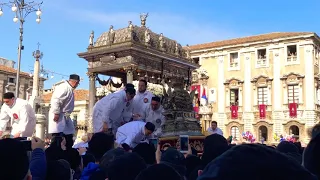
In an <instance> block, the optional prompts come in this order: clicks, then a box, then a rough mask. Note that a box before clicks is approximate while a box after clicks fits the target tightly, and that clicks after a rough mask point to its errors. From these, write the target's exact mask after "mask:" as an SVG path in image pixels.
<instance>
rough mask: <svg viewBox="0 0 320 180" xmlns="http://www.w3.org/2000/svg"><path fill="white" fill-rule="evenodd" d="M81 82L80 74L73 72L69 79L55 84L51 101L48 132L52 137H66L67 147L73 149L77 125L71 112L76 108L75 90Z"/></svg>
mask: <svg viewBox="0 0 320 180" xmlns="http://www.w3.org/2000/svg"><path fill="white" fill-rule="evenodd" d="M79 84H80V77H79V75H77V74H71V75H70V77H69V80H64V81H61V82H60V83H57V84H56V85H55V87H54V90H53V93H52V97H51V101H50V105H51V106H50V110H49V119H48V122H49V123H48V124H49V128H48V132H49V134H51V135H52V137H64V138H65V139H66V148H67V149H71V148H72V145H73V134H74V133H75V127H74V124H73V121H72V120H71V118H70V114H71V113H72V112H73V109H74V93H73V91H74V90H75V89H76V88H77V87H78V86H79ZM58 139H61V138H58Z"/></svg>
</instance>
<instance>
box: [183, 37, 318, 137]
mask: <svg viewBox="0 0 320 180" xmlns="http://www.w3.org/2000/svg"><path fill="white" fill-rule="evenodd" d="M187 48H189V50H190V53H191V56H192V58H193V60H194V62H196V63H199V64H200V65H201V68H200V69H198V70H197V71H194V72H193V77H192V81H193V86H192V87H191V88H193V89H197V93H198V96H196V98H198V99H196V100H195V102H198V105H199V110H198V111H199V114H200V115H201V117H202V126H203V128H204V130H206V129H207V128H208V127H210V124H211V121H213V120H214V121H217V122H218V126H219V127H220V128H221V129H222V130H223V131H224V134H225V136H226V137H228V136H229V135H232V136H233V137H235V138H237V139H241V133H243V132H246V131H250V132H252V133H253V134H254V136H255V137H256V139H257V140H258V141H261V140H262V139H264V140H265V141H266V142H268V143H273V142H275V140H274V138H273V136H274V134H277V135H280V134H282V135H289V134H294V135H296V136H299V138H300V140H301V141H303V142H306V141H308V140H309V138H308V135H307V130H308V129H309V128H311V127H312V126H313V125H314V124H315V123H317V122H319V118H320V111H319V108H320V90H319V89H320V86H319V85H320V83H319V58H320V57H319V53H320V39H319V37H318V35H317V34H315V33H312V32H292V33H286V32H279V33H269V34H262V35H257V36H250V37H243V38H237V39H230V40H224V41H217V42H212V43H206V44H198V45H193V46H188V47H187ZM203 96H204V98H203ZM207 97H208V98H207ZM201 98H203V99H206V98H207V102H206V103H201V101H199V99H201Z"/></svg>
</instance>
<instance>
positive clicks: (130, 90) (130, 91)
mask: <svg viewBox="0 0 320 180" xmlns="http://www.w3.org/2000/svg"><path fill="white" fill-rule="evenodd" d="M126 93H129V94H136V90H135V89H134V88H131V87H126Z"/></svg>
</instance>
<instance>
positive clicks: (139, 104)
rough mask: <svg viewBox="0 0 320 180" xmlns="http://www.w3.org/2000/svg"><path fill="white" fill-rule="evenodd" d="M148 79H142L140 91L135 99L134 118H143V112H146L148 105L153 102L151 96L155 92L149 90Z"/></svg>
mask: <svg viewBox="0 0 320 180" xmlns="http://www.w3.org/2000/svg"><path fill="white" fill-rule="evenodd" d="M147 85H148V83H147V81H146V80H140V81H139V85H138V86H139V87H138V92H137V94H136V96H135V97H134V99H133V116H134V119H141V117H142V116H143V114H145V112H146V109H147V107H148V106H149V105H150V103H151V98H152V97H153V94H152V93H151V92H150V91H148V90H147Z"/></svg>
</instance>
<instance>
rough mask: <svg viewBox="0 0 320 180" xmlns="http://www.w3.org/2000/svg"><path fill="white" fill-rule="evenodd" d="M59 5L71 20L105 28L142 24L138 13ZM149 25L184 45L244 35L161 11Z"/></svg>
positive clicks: (151, 16)
mask: <svg viewBox="0 0 320 180" xmlns="http://www.w3.org/2000/svg"><path fill="white" fill-rule="evenodd" d="M56 8H59V10H60V11H62V12H64V13H65V14H66V17H69V18H71V19H72V20H75V21H79V22H85V23H91V24H95V25H98V26H101V27H103V28H105V29H106V30H107V29H108V28H109V26H110V25H113V26H114V27H115V29H117V28H123V27H126V26H127V24H128V21H129V20H131V21H133V23H134V24H136V25H139V24H140V19H139V13H138V12H110V13H105V12H98V11H95V10H87V9H77V8H72V9H68V10H66V9H65V10H64V9H61V6H60V7H56ZM200 18H201V17H200ZM147 26H148V27H149V28H150V29H151V30H152V31H153V32H155V33H163V34H164V35H165V36H167V37H169V38H171V39H174V40H177V41H178V42H180V43H181V44H182V45H186V44H199V43H206V42H212V41H216V40H224V39H228V38H234V37H239V36H243V35H244V34H241V33H236V32H233V31H231V30H229V29H227V28H223V27H218V26H215V25H214V23H209V24H202V23H199V22H197V21H196V20H195V19H192V18H189V17H184V16H182V15H178V14H168V13H158V12H150V13H149V17H148V19H147Z"/></svg>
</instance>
